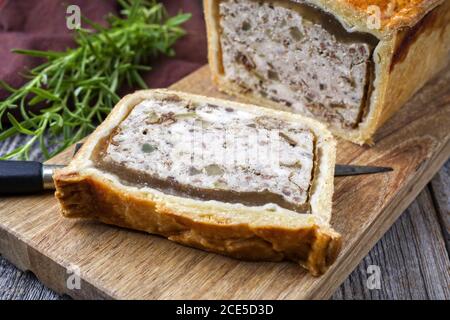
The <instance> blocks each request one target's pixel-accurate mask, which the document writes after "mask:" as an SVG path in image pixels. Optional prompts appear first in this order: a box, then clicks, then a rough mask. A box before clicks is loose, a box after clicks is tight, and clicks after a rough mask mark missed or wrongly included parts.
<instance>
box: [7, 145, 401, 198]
mask: <svg viewBox="0 0 450 320" xmlns="http://www.w3.org/2000/svg"><path fill="white" fill-rule="evenodd" d="M81 145H82V144H77V145H76V146H75V150H74V155H75V154H76V153H77V151H78V150H79V149H80V147H81ZM64 167H65V165H58V164H43V163H41V162H37V161H9V160H7V161H0V194H29V193H38V192H41V191H44V190H55V184H54V182H53V172H54V171H55V170H56V169H61V168H64ZM390 171H393V169H392V168H389V167H373V166H353V165H340V164H338V165H336V167H335V173H334V176H335V177H344V176H357V175H366V174H375V173H383V172H390Z"/></svg>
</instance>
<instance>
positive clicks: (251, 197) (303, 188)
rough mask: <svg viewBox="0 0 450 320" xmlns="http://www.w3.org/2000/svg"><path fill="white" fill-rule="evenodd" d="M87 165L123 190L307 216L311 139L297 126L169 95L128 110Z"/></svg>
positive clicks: (312, 155) (311, 174)
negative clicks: (271, 207)
mask: <svg viewBox="0 0 450 320" xmlns="http://www.w3.org/2000/svg"><path fill="white" fill-rule="evenodd" d="M94 160H95V161H94V162H95V163H96V165H97V166H98V167H99V168H100V169H102V170H104V171H108V172H111V173H113V174H115V175H116V176H118V177H119V178H120V179H121V181H122V183H124V184H128V185H130V184H131V185H140V186H146V187H150V188H153V189H156V190H159V191H161V192H163V193H165V194H170V195H175V196H181V197H189V198H193V199H198V200H216V201H221V202H228V203H241V204H243V205H247V206H264V205H267V204H276V205H278V206H280V207H281V208H284V209H288V210H292V211H296V212H299V213H310V204H309V194H310V187H311V183H312V181H313V179H314V166H315V161H316V159H315V135H314V133H313V132H312V131H311V130H310V128H308V127H307V126H305V125H303V124H301V123H296V122H289V121H283V120H280V119H275V118H270V117H267V116H264V115H256V114H254V113H251V112H247V111H243V110H239V109H235V108H233V107H232V106H221V105H216V104H212V103H208V102H194V101H190V100H185V99H181V98H180V97H178V96H177V95H170V96H168V97H161V98H159V99H157V98H156V99H152V100H144V101H142V102H141V103H139V104H138V105H137V106H136V107H134V108H133V109H132V110H131V111H130V113H129V114H128V116H127V117H126V118H125V119H124V120H123V121H122V122H121V123H120V125H119V126H117V127H116V129H115V130H114V131H113V132H112V133H111V134H110V135H109V136H107V137H106V138H104V139H103V141H102V142H101V143H99V145H98V147H97V152H96V153H95V156H94Z"/></svg>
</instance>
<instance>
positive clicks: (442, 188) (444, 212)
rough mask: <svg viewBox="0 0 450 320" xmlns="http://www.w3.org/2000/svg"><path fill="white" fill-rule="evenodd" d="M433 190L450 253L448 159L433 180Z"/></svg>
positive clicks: (449, 171)
mask: <svg viewBox="0 0 450 320" xmlns="http://www.w3.org/2000/svg"><path fill="white" fill-rule="evenodd" d="M431 190H432V196H433V200H434V204H435V206H436V210H437V213H438V215H439V220H440V223H441V226H442V233H443V235H444V239H445V242H446V245H447V253H448V254H449V255H450V161H447V163H446V164H445V166H444V167H442V169H441V170H440V171H439V173H438V174H437V175H436V176H435V177H434V178H433V180H432V181H431Z"/></svg>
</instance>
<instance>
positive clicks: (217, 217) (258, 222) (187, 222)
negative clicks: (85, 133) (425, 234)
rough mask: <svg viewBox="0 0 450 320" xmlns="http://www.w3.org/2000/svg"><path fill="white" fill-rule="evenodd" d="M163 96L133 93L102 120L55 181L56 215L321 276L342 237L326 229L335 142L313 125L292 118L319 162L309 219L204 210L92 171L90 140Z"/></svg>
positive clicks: (214, 207) (218, 207) (224, 208)
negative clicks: (313, 139)
mask: <svg viewBox="0 0 450 320" xmlns="http://www.w3.org/2000/svg"><path fill="white" fill-rule="evenodd" d="M173 93H174V92H171V91H166V90H149V91H140V92H137V93H135V94H133V95H129V96H127V97H125V98H124V99H122V100H121V102H119V104H118V105H117V106H116V107H115V108H114V110H113V111H112V112H111V114H110V115H109V116H108V118H107V119H106V120H105V122H104V123H103V124H102V125H101V126H100V127H99V128H98V129H97V130H96V131H95V132H94V133H93V134H92V135H91V136H90V137H89V138H88V140H87V141H86V142H85V144H84V145H83V147H82V149H81V150H80V151H79V152H78V153H77V155H76V157H75V158H74V159H73V160H72V162H71V163H70V165H69V166H68V167H66V168H64V169H63V170H59V171H57V172H56V173H55V175H54V180H55V185H56V189H57V191H56V194H55V195H56V198H57V199H58V200H59V202H60V204H61V208H62V214H63V215H64V216H66V217H69V218H91V219H97V220H100V221H102V222H105V223H108V224H113V225H118V226H122V227H126V228H131V229H137V230H142V231H146V232H149V233H154V234H160V235H163V236H165V237H167V238H168V239H170V240H172V241H175V242H178V243H182V244H185V245H189V246H192V247H196V248H200V249H204V250H207V251H211V252H216V253H220V254H224V255H228V256H231V257H235V258H239V259H246V260H263V261H281V260H292V261H295V262H298V263H299V264H300V265H302V266H304V267H305V268H307V269H308V270H309V271H310V272H311V273H312V274H313V275H320V274H322V273H323V272H325V270H326V269H327V268H328V266H329V265H330V264H331V263H333V261H334V260H335V259H336V256H337V254H338V252H339V250H340V246H341V237H340V235H339V234H338V233H337V232H335V231H334V230H333V229H331V228H330V227H329V219H330V216H331V198H332V191H333V183H332V180H333V179H332V176H333V174H334V161H335V142H334V139H333V138H332V136H331V135H330V134H329V132H328V131H326V129H325V128H324V127H323V126H322V125H320V124H319V123H317V122H316V121H313V120H310V119H306V118H303V117H301V116H295V117H298V120H299V121H303V122H304V123H305V124H307V125H308V126H310V127H311V128H312V129H313V130H314V132H315V133H316V135H318V136H319V135H320V138H319V139H318V140H319V141H318V150H319V152H320V159H321V160H320V161H319V163H317V173H316V177H315V181H314V182H313V186H312V189H311V200H310V201H311V206H312V212H313V213H312V214H298V213H293V212H287V213H286V212H283V215H281V216H279V217H278V216H277V219H276V221H273V220H274V219H270V218H271V217H273V215H274V214H275V215H277V214H280V213H279V212H275V213H270V212H268V211H267V210H263V209H260V208H255V207H253V208H250V207H243V206H241V207H237V206H234V205H231V204H220V203H216V204H211V203H208V202H202V201H197V200H192V199H185V198H179V197H175V196H167V195H161V194H158V193H157V192H154V191H152V190H151V189H150V190H148V189H146V190H144V189H139V188H135V187H130V186H124V185H122V184H121V183H120V181H118V179H117V178H115V177H113V176H111V175H110V174H108V173H105V172H102V171H100V170H99V169H97V168H95V166H92V163H91V162H90V155H91V154H92V152H93V150H94V148H95V146H96V144H97V142H98V141H99V140H100V139H101V138H102V137H104V136H105V135H107V134H108V133H110V132H111V131H112V130H113V129H114V128H115V127H116V126H117V125H118V124H119V123H120V122H121V121H122V120H123V118H124V117H126V115H127V114H128V112H129V111H130V110H131V109H132V108H133V107H134V106H136V105H137V104H138V103H139V102H141V101H142V100H144V99H147V98H151V97H152V95H153V94H173ZM175 94H177V95H179V96H181V97H183V98H192V99H204V100H208V102H210V103H215V104H219V105H220V104H222V105H233V107H237V108H242V109H245V110H248V109H249V108H251V109H253V110H254V111H255V112H258V113H261V114H265V115H268V116H273V117H278V118H281V119H290V118H292V115H290V114H286V113H282V112H276V111H272V110H269V109H263V108H257V107H253V106H244V105H241V104H237V103H231V102H225V101H223V100H218V99H212V98H206V97H199V96H193V95H188V94H184V93H180V92H175Z"/></svg>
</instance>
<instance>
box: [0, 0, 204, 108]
mask: <svg viewBox="0 0 450 320" xmlns="http://www.w3.org/2000/svg"><path fill="white" fill-rule="evenodd" d="M159 2H161V3H163V4H164V5H165V7H166V8H167V10H168V12H169V14H170V15H174V14H176V13H178V12H179V11H183V12H190V13H192V18H191V20H190V21H189V22H187V23H186V24H185V25H184V28H185V29H186V30H187V31H188V35H187V36H185V37H184V38H182V39H180V40H179V41H178V42H177V44H176V47H175V49H176V52H177V54H176V56H175V57H173V58H167V57H164V58H159V59H157V60H155V61H152V62H150V63H151V65H152V66H153V68H154V69H153V70H152V71H149V72H147V73H145V74H143V77H144V79H145V81H146V82H147V84H148V85H149V87H151V88H161V87H167V86H168V85H170V84H172V83H173V82H175V81H177V80H178V79H180V78H182V77H184V76H186V75H188V74H189V73H191V72H192V71H194V70H196V69H197V68H199V67H200V66H202V65H204V64H205V63H206V36H205V26H204V22H203V13H202V5H201V1H200V0H162V1H159ZM67 4H76V5H78V6H79V7H80V8H81V13H82V14H83V15H85V16H87V17H88V18H90V19H92V20H94V21H96V22H104V20H103V18H104V17H105V15H106V14H107V13H109V12H111V13H114V14H118V13H119V9H120V7H119V5H118V4H117V3H116V1H114V0H69V1H68V0H0V79H1V80H4V81H6V82H8V83H9V84H11V85H12V86H13V87H18V86H20V85H22V84H23V83H24V82H25V81H26V80H25V79H24V78H23V77H22V76H21V74H24V73H26V70H27V68H30V67H32V66H35V65H36V64H38V63H39V60H36V59H33V58H29V57H25V56H22V55H18V54H13V53H11V49H35V50H56V51H61V50H65V49H66V48H68V47H73V46H74V42H73V40H72V39H73V37H72V34H71V33H72V32H71V31H70V30H68V29H67V27H66V8H67ZM103 25H105V24H104V23H103ZM6 96H7V93H6V92H4V91H1V90H0V100H2V99H4V98H5V97H6Z"/></svg>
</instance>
